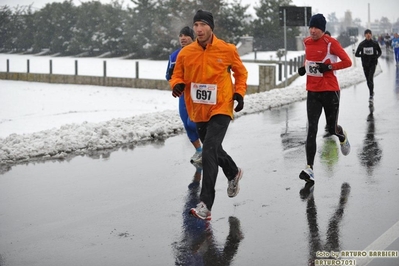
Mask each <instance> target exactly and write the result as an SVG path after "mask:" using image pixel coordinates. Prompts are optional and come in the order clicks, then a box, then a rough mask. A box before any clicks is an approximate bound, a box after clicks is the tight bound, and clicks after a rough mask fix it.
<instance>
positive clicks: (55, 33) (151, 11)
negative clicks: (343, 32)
mask: <svg viewBox="0 0 399 266" xmlns="http://www.w3.org/2000/svg"><path fill="white" fill-rule="evenodd" d="M130 1H131V4H132V6H133V7H130V6H129V5H127V6H124V5H123V0H111V2H110V3H109V4H102V3H101V2H99V1H91V2H82V3H81V5H79V6H75V5H74V4H73V2H72V0H66V1H64V2H62V3H57V2H54V3H50V4H47V5H46V6H45V7H44V8H42V9H40V10H36V11H33V10H32V7H31V6H25V7H19V6H18V7H16V8H10V7H8V6H0V51H12V52H32V53H37V52H41V51H43V50H48V51H49V53H51V54H56V53H59V54H60V55H88V56H95V55H99V54H104V53H109V54H110V56H122V55H124V56H126V55H129V56H131V57H132V58H150V59H166V58H167V57H168V56H169V54H170V53H171V52H172V51H173V50H174V49H176V48H177V47H178V46H179V43H178V33H179V31H180V29H181V28H182V27H184V26H186V25H189V26H191V25H192V18H193V16H194V14H195V12H196V11H197V10H198V9H204V10H209V11H211V12H212V13H213V15H214V19H215V34H216V35H217V36H218V37H220V38H222V39H224V40H226V41H228V42H231V43H235V44H237V43H238V41H239V38H240V37H241V36H246V35H249V36H253V37H254V48H256V49H257V50H259V51H272V50H274V51H275V50H277V49H279V48H282V47H283V46H284V35H283V29H282V27H281V26H280V22H279V12H278V11H279V7H280V6H288V5H290V4H291V0H259V1H258V4H257V5H256V7H255V8H254V9H255V18H253V17H252V16H251V15H250V14H249V13H248V11H247V9H248V5H247V6H245V5H242V4H241V1H240V0H234V1H227V0H130ZM326 17H327V18H328V20H331V23H330V21H329V25H330V24H331V25H334V23H338V22H337V21H338V19H336V16H335V13H332V14H329V15H328V16H326ZM298 35H299V28H298V27H288V29H287V44H288V49H290V50H295V49H296V39H295V37H296V36H298Z"/></svg>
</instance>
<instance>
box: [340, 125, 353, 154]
mask: <svg viewBox="0 0 399 266" xmlns="http://www.w3.org/2000/svg"><path fill="white" fill-rule="evenodd" d="M344 135H345V140H344V141H343V142H341V143H340V144H341V152H342V154H343V155H345V156H346V155H348V154H349V153H350V151H351V145H350V143H349V140H348V135H347V134H346V132H345V131H344Z"/></svg>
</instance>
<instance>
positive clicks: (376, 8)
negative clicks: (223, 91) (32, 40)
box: [0, 0, 399, 26]
mask: <svg viewBox="0 0 399 266" xmlns="http://www.w3.org/2000/svg"><path fill="white" fill-rule="evenodd" d="M90 1H91V0H73V2H74V3H75V4H76V5H79V4H80V3H81V2H90ZM100 1H101V2H102V3H110V2H111V0H100ZM52 2H63V0H0V5H8V6H10V7H15V6H17V5H20V6H22V5H30V4H32V6H33V7H34V8H37V9H41V8H42V7H44V6H45V4H46V3H52ZM124 3H126V4H129V5H130V6H132V3H131V2H130V1H129V0H127V1H126V0H125V1H124ZM241 3H242V4H250V5H251V6H256V5H258V3H259V1H258V0H241ZM292 4H293V5H296V6H311V7H312V12H313V13H323V14H325V15H326V17H327V14H331V13H333V12H335V14H336V16H337V18H338V19H341V18H343V17H344V15H345V11H347V10H350V11H352V18H354V19H355V18H360V19H361V21H362V24H363V26H366V25H367V22H368V4H370V21H371V22H373V21H375V20H379V19H381V17H387V18H388V19H389V20H390V22H391V23H392V22H396V21H397V19H398V18H399V1H398V0H356V1H350V0H292ZM252 12H253V9H252Z"/></svg>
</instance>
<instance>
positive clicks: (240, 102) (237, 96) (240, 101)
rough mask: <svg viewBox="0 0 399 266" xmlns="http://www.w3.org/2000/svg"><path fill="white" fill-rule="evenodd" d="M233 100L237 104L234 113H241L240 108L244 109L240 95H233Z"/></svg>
mask: <svg viewBox="0 0 399 266" xmlns="http://www.w3.org/2000/svg"><path fill="white" fill-rule="evenodd" d="M233 100H234V101H237V102H238V104H237V106H236V108H234V111H236V112H239V111H241V110H242V108H244V99H243V98H242V96H241V94H239V93H234V95H233Z"/></svg>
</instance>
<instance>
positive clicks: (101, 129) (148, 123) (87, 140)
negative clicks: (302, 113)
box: [0, 63, 381, 165]
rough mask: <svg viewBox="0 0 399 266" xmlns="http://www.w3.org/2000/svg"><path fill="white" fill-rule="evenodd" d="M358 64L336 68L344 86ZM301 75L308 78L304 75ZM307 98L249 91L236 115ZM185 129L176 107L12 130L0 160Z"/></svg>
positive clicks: (298, 89) (295, 92)
mask: <svg viewBox="0 0 399 266" xmlns="http://www.w3.org/2000/svg"><path fill="white" fill-rule="evenodd" d="M357 64H358V66H357V67H351V68H349V69H345V70H341V71H337V75H338V78H339V81H340V86H341V88H346V87H349V86H351V85H354V84H357V83H360V82H363V81H364V75H363V71H362V69H361V66H360V67H359V63H357ZM380 72H381V69H380V68H378V69H377V71H376V74H378V73H380ZM300 79H301V80H302V81H303V82H305V78H304V77H300ZM305 98H306V90H305V86H304V84H302V85H295V86H290V87H287V88H283V89H274V90H270V91H267V92H262V93H257V94H251V95H247V96H246V97H245V106H244V110H243V111H241V112H240V113H236V118H238V117H240V116H241V115H246V114H253V113H257V112H262V111H265V110H268V109H271V108H276V107H280V106H283V105H287V104H290V103H293V102H296V101H301V100H304V99H305ZM183 130H184V129H183V125H182V122H181V120H180V117H179V115H178V111H177V107H176V110H169V111H162V112H156V113H149V114H141V115H137V116H133V117H129V118H117V119H112V120H110V121H106V122H101V123H88V122H84V123H80V124H75V123H73V124H66V125H63V126H61V127H60V128H54V129H50V130H44V131H39V132H35V133H31V134H20V135H19V134H11V135H9V136H7V137H6V138H0V164H3V165H4V164H15V163H20V162H27V161H31V160H49V159H65V158H66V157H67V156H69V155H75V154H86V153H88V152H90V151H99V150H106V149H112V148H117V147H121V146H123V145H130V144H133V145H134V144H138V143H143V142H147V141H149V140H160V139H166V138H168V137H171V136H173V135H176V134H179V133H181V132H182V131H183Z"/></svg>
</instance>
